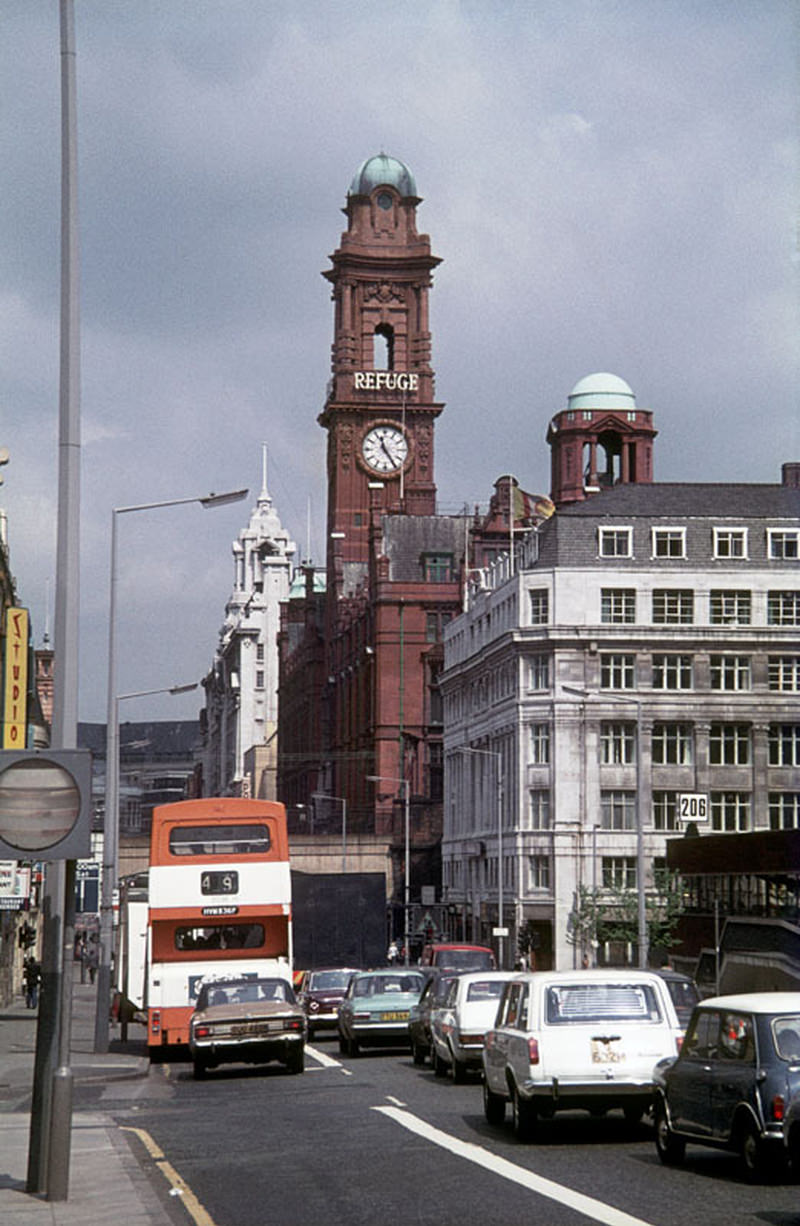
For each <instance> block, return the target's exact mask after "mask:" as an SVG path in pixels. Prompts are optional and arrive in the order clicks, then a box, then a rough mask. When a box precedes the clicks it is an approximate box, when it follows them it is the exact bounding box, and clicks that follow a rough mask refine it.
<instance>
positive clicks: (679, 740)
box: [653, 724, 692, 766]
mask: <svg viewBox="0 0 800 1226" xmlns="http://www.w3.org/2000/svg"><path fill="white" fill-rule="evenodd" d="M691 764H692V726H691V724H653V765H654V766H691Z"/></svg>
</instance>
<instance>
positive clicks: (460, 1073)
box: [450, 1056, 467, 1086]
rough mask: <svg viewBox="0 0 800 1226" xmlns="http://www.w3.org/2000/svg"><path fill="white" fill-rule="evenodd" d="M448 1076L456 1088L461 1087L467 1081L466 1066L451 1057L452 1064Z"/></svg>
mask: <svg viewBox="0 0 800 1226" xmlns="http://www.w3.org/2000/svg"><path fill="white" fill-rule="evenodd" d="M450 1076H451V1077H452V1078H453V1081H454V1083H455V1084H456V1085H457V1086H462V1085H463V1084H464V1082H465V1081H466V1080H467V1066H466V1064H464V1063H463V1061H461V1060H456V1058H455V1056H453V1062H452V1064H451V1065H450Z"/></svg>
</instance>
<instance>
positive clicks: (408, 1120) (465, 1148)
mask: <svg viewBox="0 0 800 1226" xmlns="http://www.w3.org/2000/svg"><path fill="white" fill-rule="evenodd" d="M372 1110H373V1111H379V1112H380V1113H381V1114H382V1115H386V1116H388V1117H389V1118H390V1119H393V1120H394V1121H395V1123H397V1124H400V1125H401V1127H403V1128H407V1129H408V1131H409V1132H413V1133H416V1135H417V1136H418V1137H422V1138H423V1140H426V1141H430V1142H431V1143H432V1144H433V1145H438V1146H440V1147H441V1148H442V1149H446V1150H449V1152H450V1153H451V1154H455V1156H456V1157H457V1158H464V1159H466V1161H467V1162H473V1163H475V1165H476V1166H482V1167H483V1168H484V1170H487V1171H491V1172H492V1174H494V1175H499V1176H500V1177H501V1178H502V1179H508V1180H509V1181H510V1182H512V1183H517V1184H519V1185H520V1186H521V1187H523V1188H528V1190H529V1191H531V1192H536V1193H538V1195H539V1196H546V1197H548V1199H550V1200H555V1201H558V1203H559V1204H561V1205H565V1206H566V1207H567V1208H569V1209H575V1210H576V1211H577V1212H578V1213H583V1214H584V1215H585V1216H586V1217H590V1218H593V1219H594V1221H596V1222H603V1223H604V1224H605V1226H650V1224H649V1223H647V1222H644V1221H642V1219H641V1218H636V1217H631V1215H630V1214H629V1213H624V1212H623V1211H622V1210H621V1209H615V1208H614V1207H613V1206H612V1205H607V1204H605V1203H604V1202H603V1201H601V1200H595V1199H594V1197H592V1196H584V1194H583V1193H582V1192H576V1191H574V1190H573V1189H572V1188H567V1187H565V1186H564V1185H563V1184H560V1183H555V1182H554V1181H553V1180H552V1179H545V1178H544V1177H543V1176H542V1175H536V1174H534V1172H533V1171H526V1170H525V1168H524V1167H521V1166H517V1165H516V1164H515V1163H514V1162H509V1161H508V1160H507V1159H505V1158H501V1157H499V1156H498V1155H496V1154H492V1153H490V1152H489V1150H487V1149H483V1147H482V1146H480V1145H475V1144H474V1143H473V1142H471V1141H460V1140H459V1139H458V1138H457V1137H453V1136H450V1134H449V1133H447V1132H442V1131H441V1130H440V1129H439V1128H434V1127H432V1125H430V1124H427V1123H426V1122H425V1121H424V1120H421V1119H420V1118H419V1117H418V1116H416V1115H412V1113H411V1112H410V1111H401V1110H399V1109H398V1108H397V1107H373V1108H372Z"/></svg>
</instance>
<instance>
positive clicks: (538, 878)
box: [528, 856, 550, 890]
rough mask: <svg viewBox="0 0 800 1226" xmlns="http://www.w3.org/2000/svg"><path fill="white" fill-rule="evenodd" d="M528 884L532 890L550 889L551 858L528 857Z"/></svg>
mask: <svg viewBox="0 0 800 1226" xmlns="http://www.w3.org/2000/svg"><path fill="white" fill-rule="evenodd" d="M528 870H529V871H528V883H529V886H530V888H531V889H532V890H549V889H550V857H549V856H528Z"/></svg>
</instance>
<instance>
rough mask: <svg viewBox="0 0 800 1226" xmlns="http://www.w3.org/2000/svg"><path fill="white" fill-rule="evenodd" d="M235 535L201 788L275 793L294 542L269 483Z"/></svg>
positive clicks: (204, 723)
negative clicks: (282, 636) (283, 619)
mask: <svg viewBox="0 0 800 1226" xmlns="http://www.w3.org/2000/svg"><path fill="white" fill-rule="evenodd" d="M262 463H263V472H262V484H261V492H260V494H259V496H258V501H257V503H256V505H255V507H254V508H253V510H252V512H251V514H250V520H249V522H248V524H247V526H246V527H245V528H243V529H242V531H241V532H240V533H239V536H238V539H237V540H236V541H234V543H233V558H234V581H233V591H232V592H231V595H230V597H229V599H228V603H227V605H226V606H225V621H224V623H223V625H222V628H221V629H220V633H219V643H218V646H217V651H216V654H215V657H214V662H213V664H212V666H211V668H210V670H209V672H208V674H207V675H206V677H205V678H204V680H203V687H204V689H205V708H204V709H203V711H202V712H201V730H202V741H203V748H202V785H201V787H202V795H204V796H256V797H260V798H263V799H267V800H274V799H276V791H277V785H276V770H277V753H278V749H277V725H278V630H279V626H280V609H281V604H282V602H283V601H285V600H286V599H287V597H288V595H289V589H290V585H291V580H292V573H291V571H292V563H293V558H294V554H295V545H294V542H293V541H292V540H290V538H289V533H288V532H287V531H286V529H285V528H284V527H283V525H282V524H281V521H280V518H279V517H278V514H277V512H276V510H275V508H274V506H273V504H272V498H271V497H270V494H269V490H268V488H267V453H266V447H264V449H263V462H262Z"/></svg>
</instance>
